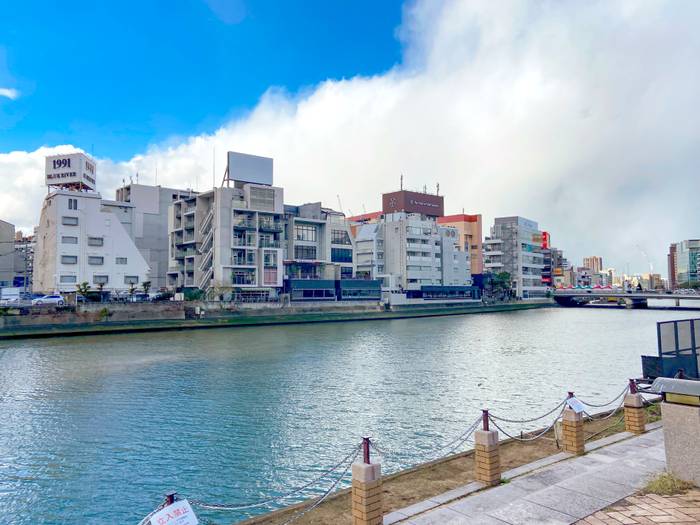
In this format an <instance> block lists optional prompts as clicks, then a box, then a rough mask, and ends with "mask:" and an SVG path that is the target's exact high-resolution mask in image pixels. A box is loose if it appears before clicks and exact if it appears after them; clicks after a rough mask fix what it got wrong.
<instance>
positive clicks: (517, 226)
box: [484, 216, 547, 299]
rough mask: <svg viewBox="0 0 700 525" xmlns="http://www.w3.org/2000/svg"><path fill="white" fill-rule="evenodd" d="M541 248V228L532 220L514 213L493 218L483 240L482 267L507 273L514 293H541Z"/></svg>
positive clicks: (529, 295) (523, 295)
mask: <svg viewBox="0 0 700 525" xmlns="http://www.w3.org/2000/svg"><path fill="white" fill-rule="evenodd" d="M541 249H542V232H540V231H539V229H538V226H537V223H536V222H535V221H531V220H529V219H525V218H523V217H517V216H516V217H499V218H496V220H495V221H494V225H493V226H492V227H491V231H490V236H489V237H487V238H486V239H485V240H484V270H485V271H487V272H491V273H501V272H507V273H508V274H510V278H511V283H512V287H513V289H514V290H515V293H516V296H517V297H520V298H522V299H529V298H538V297H545V296H546V293H547V286H545V285H544V284H543V283H542V269H543V268H544V256H543V254H542V253H541Z"/></svg>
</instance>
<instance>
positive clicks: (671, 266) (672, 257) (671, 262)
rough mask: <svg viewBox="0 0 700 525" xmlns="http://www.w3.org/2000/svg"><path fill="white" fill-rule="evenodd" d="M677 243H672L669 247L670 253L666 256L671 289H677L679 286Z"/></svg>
mask: <svg viewBox="0 0 700 525" xmlns="http://www.w3.org/2000/svg"><path fill="white" fill-rule="evenodd" d="M677 246H678V245H677V244H676V243H671V245H670V246H669V247H668V255H667V256H666V258H667V261H668V287H669V289H671V290H675V289H676V288H677V287H678V281H677V279H676V274H677V269H676V248H677Z"/></svg>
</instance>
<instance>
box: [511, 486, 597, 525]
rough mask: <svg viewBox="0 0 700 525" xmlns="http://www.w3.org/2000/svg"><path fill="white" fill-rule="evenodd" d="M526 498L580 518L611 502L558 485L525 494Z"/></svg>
mask: <svg viewBox="0 0 700 525" xmlns="http://www.w3.org/2000/svg"><path fill="white" fill-rule="evenodd" d="M524 499H526V500H528V501H531V502H533V503H537V504H538V505H542V506H544V507H547V508H550V509H554V510H558V511H559V512H563V513H564V514H568V515H569V516H574V517H575V518H579V519H581V518H585V517H586V516H588V515H589V514H593V513H594V512H596V511H598V510H600V509H602V508H605V507H606V506H607V505H608V504H609V502H608V501H606V500H603V499H600V498H596V497H594V496H589V495H587V494H581V493H580V492H575V491H573V490H568V489H565V488H563V487H560V486H556V485H555V486H553V487H548V488H546V489H543V490H538V491H537V492H533V493H532V494H528V495H527V496H524Z"/></svg>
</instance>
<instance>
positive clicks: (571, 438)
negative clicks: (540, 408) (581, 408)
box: [561, 406, 585, 456]
mask: <svg viewBox="0 0 700 525" xmlns="http://www.w3.org/2000/svg"><path fill="white" fill-rule="evenodd" d="M561 430H562V438H563V440H564V450H565V451H566V452H571V453H572V454H576V455H579V456H580V455H581V454H583V453H584V452H585V449H584V438H583V414H580V413H576V411H574V410H572V409H571V407H568V406H567V407H566V408H565V409H564V412H563V413H562V416H561Z"/></svg>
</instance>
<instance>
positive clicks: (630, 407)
mask: <svg viewBox="0 0 700 525" xmlns="http://www.w3.org/2000/svg"><path fill="white" fill-rule="evenodd" d="M624 405H625V430H626V431H627V432H632V433H633V434H642V433H644V431H645V430H646V413H645V412H644V399H643V398H642V394H640V393H638V392H637V384H636V383H635V382H634V381H633V380H632V379H630V392H629V394H626V395H625V402H624Z"/></svg>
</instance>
